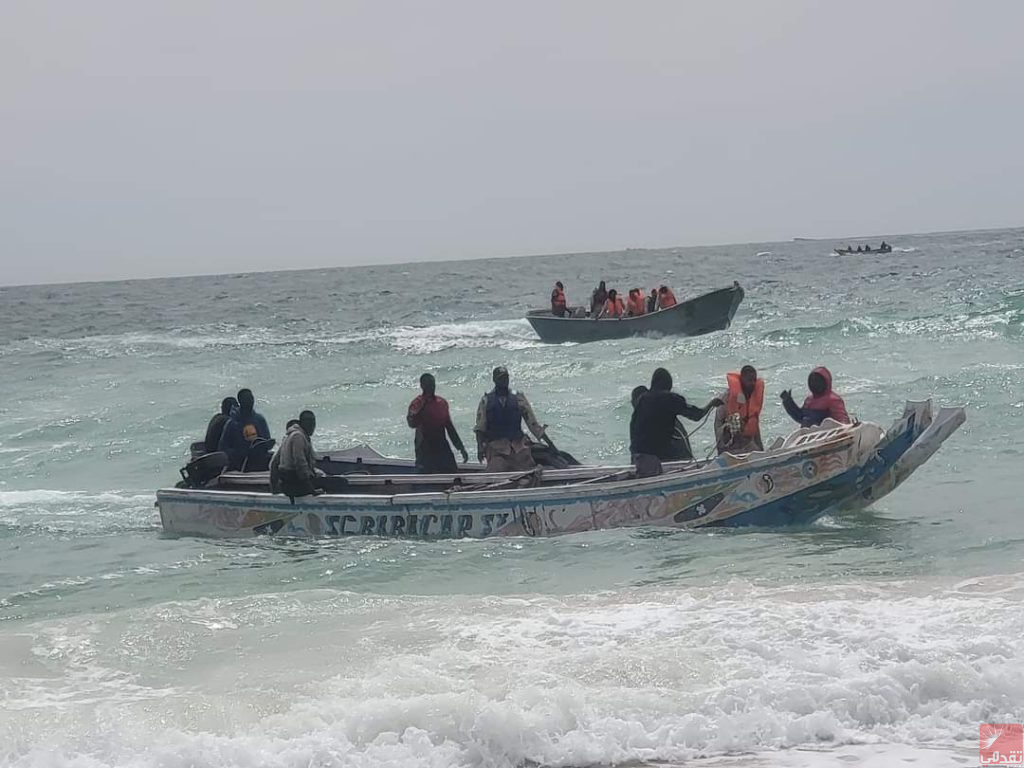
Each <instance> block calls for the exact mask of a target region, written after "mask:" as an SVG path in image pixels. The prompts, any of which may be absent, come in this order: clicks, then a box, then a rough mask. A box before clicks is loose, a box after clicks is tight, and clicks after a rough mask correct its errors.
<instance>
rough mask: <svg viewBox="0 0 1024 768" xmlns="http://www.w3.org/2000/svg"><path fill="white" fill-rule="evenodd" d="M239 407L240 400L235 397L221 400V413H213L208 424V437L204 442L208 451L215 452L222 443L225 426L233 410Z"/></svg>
mask: <svg viewBox="0 0 1024 768" xmlns="http://www.w3.org/2000/svg"><path fill="white" fill-rule="evenodd" d="M236 408H238V401H237V400H236V399H235V398H233V397H225V398H224V399H223V400H221V401H220V413H215V414H213V418H211V419H210V423H209V424H207V425H206V439H205V440H203V444H204V445H205V446H206V452H207V453H213V452H214V451H216V450H217V446H219V445H220V437H221V435H223V434H224V427H225V426H227V423H228V422H229V421H230V420H231V411H233V410H235V409H236Z"/></svg>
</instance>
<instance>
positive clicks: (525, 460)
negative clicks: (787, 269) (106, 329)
mask: <svg viewBox="0 0 1024 768" xmlns="http://www.w3.org/2000/svg"><path fill="white" fill-rule="evenodd" d="M491 380H492V383H493V385H494V386H493V388H492V389H491V390H490V391H488V392H487V393H485V394H484V396H483V397H482V398H481V399H480V402H479V404H478V406H477V411H476V422H475V424H474V427H473V432H474V434H475V435H476V447H477V450H476V455H477V459H478V460H479V461H480V462H481V464H483V465H485V466H486V470H487V471H488V472H526V473H528V472H530V471H532V470H534V469H536V468H537V467H538V466H549V467H557V468H563V467H567V466H574V465H579V462H578V461H576V459H575V458H573V457H572V456H571V455H570V454H568V453H565V452H564V451H560V450H559V449H558V448H557V447H556V446H555V444H554V442H552V440H551V438H550V436H549V435H548V425H547V424H542V423H541V422H540V420H539V419H538V418H537V416H536V414H535V413H534V410H533V407H532V406H531V405H530V401H529V400H527V398H526V395H525V394H523V393H522V392H517V391H515V390H513V389H512V388H511V387H510V376H509V372H508V369H507V368H506V367H505V366H498V367H497V368H495V369H494V370H493V371H492V372H491ZM725 380H726V387H725V390H724V391H723V392H721V393H720V394H719V395H718V396H716V397H713V398H712V399H711V400H709V401H708V402H707V403H706V404H705V405H704V406H703V407H701V406H697V405H693V404H691V403H690V402H689V401H688V400H687V399H686V398H685V397H684V396H683V395H681V394H679V393H678V392H675V391H673V381H672V375H671V374H670V373H669V372H668V371H667V370H666V369H664V368H658V369H656V370H655V371H654V373H653V375H652V376H651V380H650V384H649V385H641V386H638V387H636V388H634V389H633V391H632V393H631V396H630V399H631V403H632V408H633V410H632V416H631V417H630V422H629V451H630V459H631V462H632V464H633V465H634V467H635V471H636V476H637V477H652V476H655V475H659V474H661V473H662V471H663V467H662V465H663V463H664V462H688V461H693V460H694V453H693V448H692V446H691V444H690V435H689V433H688V432H687V430H686V427H685V426H684V425H683V422H682V418H685V419H688V420H690V421H695V422H701V424H702V425H703V423H704V422H705V421H706V420H707V419H708V418H709V417H710V414H711V412H712V411H714V413H715V418H714V429H715V447H714V449H712V450H713V451H717V452H718V453H719V454H723V453H730V454H733V455H744V454H748V453H752V452H755V451H763V450H764V443H763V440H762V438H761V426H760V418H761V414H762V412H763V409H764V398H765V382H764V379H763V378H761V377H760V376H759V375H758V373H757V370H756V369H755V368H754V367H753V366H751V365H744V366H743V367H742V368H740V370H739V371H738V372H730V373H727V374H726V376H725ZM419 384H420V394H419V395H417V396H416V397H414V398H413V400H412V402H410V403H409V407H408V409H407V411H406V423H407V424H408V426H409V427H410V428H412V429H413V430H415V436H414V439H413V449H414V452H415V456H416V471H417V472H418V473H420V474H426V475H433V474H440V475H446V474H452V475H454V474H455V473H457V472H459V471H460V465H459V464H458V463H457V462H456V460H455V455H454V453H453V451H452V448H453V447H454V449H455V450H456V451H458V453H459V455H460V457H461V459H462V465H463V468H465V465H466V464H467V463H468V461H469V453H468V451H467V449H466V446H465V444H464V443H463V441H462V438H461V437H460V436H459V433H458V430H457V429H456V428H455V425H454V423H453V421H452V417H451V411H450V408H449V406H448V401H447V400H445V399H444V398H443V397H441V396H440V395H438V394H437V381H436V379H435V378H434V376H433V374H430V373H424V374H423V375H422V376H421V377H420V380H419ZM807 388H808V390H809V393H808V395H807V396H806V397H805V398H804V401H803V404H802V405H797V403H796V401H795V400H794V399H793V394H792V391H791V390H785V391H783V392H782V393H781V394H780V395H779V398H780V400H781V403H782V406H783V408H784V409H785V411H786V413H787V414H788V415H789V416H790V418H791V419H792V420H793V421H795V422H797V423H798V424H799V425H800V426H801V427H811V426H819V425H821V424H822V423H823V422H824V421H825V420H826V419H831V420H832V421H833V422H836V423H839V424H849V423H851V419H850V416H849V414H848V413H847V411H846V404H845V403H844V401H843V398H842V397H840V396H839V395H838V394H837V393H836V392H835V391H834V390H833V388H832V374H831V372H830V371H829V370H828V368H825V367H823V366H822V367H818V368H815V369H814V370H812V371H811V373H810V375H809V376H808V377H807ZM255 402H256V401H255V397H254V396H253V394H252V391H251V390H249V389H242V390H240V391H239V392H238V396H237V399H236V398H230V397H229V398H225V399H224V400H223V401H222V403H221V409H220V412H219V413H216V414H214V416H213V417H212V418H211V419H210V423H209V426H208V428H207V432H206V439H205V440H204V441H203V442H202V443H200V444H198V445H200V446H201V447H202V448H203V449H205V453H203V454H202V455H200V456H198V457H197V458H195V459H194V460H193V461H192V462H190V464H189V465H188V466H187V467H186V468H185V469H183V470H182V477H183V480H184V484H185V485H186V486H188V487H199V486H202V485H203V484H205V483H206V482H208V481H210V480H212V479H214V478H216V477H217V476H218V475H219V474H220V473H221V472H223V471H225V470H232V471H239V472H265V471H268V470H269V472H270V485H271V490H272V491H273V492H274V493H282V494H284V495H286V496H288V497H289V498H291V499H292V501H293V502H294V500H295V499H297V498H301V497H304V496H311V495H317V494H319V493H321V492H322V490H321V483H320V482H319V479H320V478H322V477H324V472H323V471H322V470H321V469H319V468H318V467H317V463H316V462H317V454H316V452H315V451H314V450H313V444H312V437H313V434H314V432H315V431H316V415H315V414H314V413H313V411H311V410H304V411H302V412H301V413H300V414H299V417H298V418H297V419H292V420H290V421H289V422H288V423H287V425H286V426H285V435H284V438H283V439H282V441H281V447H280V448H279V449H278V451H277V452H276V453H274V454H271V449H272V448H273V446H274V444H275V441H274V440H272V439H270V437H269V434H270V431H269V428H268V427H267V422H266V419H264V418H263V416H262V415H260V414H259V413H257V412H256V410H255ZM524 425H525V427H526V430H528V431H529V432H530V434H532V435H533V437H534V438H535V439H536V440H537V441H539V442H536V443H535V442H533V441H531V440H529V439H528V438H527V436H526V432H524V430H523V427H524ZM698 428H699V427H698ZM211 449H212V450H211Z"/></svg>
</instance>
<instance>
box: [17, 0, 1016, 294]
mask: <svg viewBox="0 0 1024 768" xmlns="http://www.w3.org/2000/svg"><path fill="white" fill-rule="evenodd" d="M1022 30H1024V2H1021V1H1020V0H1005V1H996V0H986V1H985V2H960V1H958V2H945V1H943V0H921V1H912V0H901V1H900V2H892V1H890V0H886V1H885V2H856V3H838V2H828V1H827V0H820V1H815V2H811V1H806V2H805V1H800V0H787V1H786V2H767V1H765V0H758V1H757V2H749V3H741V2H735V3H733V2H719V0H708V2H685V0H671V1H668V2H653V1H649V0H645V1H644V2H616V3H610V2H595V0H586V1H584V2H557V0H546V1H543V2H523V1H522V0H517V2H504V3H497V2H489V1H487V0H469V1H467V2H462V1H461V0H460V1H458V2H440V1H438V2H392V1H391V0H367V1H366V2H362V1H360V2H346V1H345V0H333V1H332V0H323V1H322V2H303V1H301V0H300V1H296V0H290V1H289V2H279V1H277V0H275V2H267V1H266V0H246V2H210V1H208V0H203V1H202V2H192V1H190V0H173V1H172V0H167V1H166V2H159V1H154V2H139V1H138V0H124V1H120V0H112V1H109V2H106V1H104V0H89V2H63V1H62V2H51V0H7V1H6V2H3V3H0V266H2V269H0V283H6V284H11V283H25V282H63V281H70V280H79V279H105V278H116V277H141V276H155V275H169V274H195V273H203V272H232V271H243V270H245V271H248V270H265V269H280V268H300V267H315V266H334V265H348V264H365V263H374V262H398V261H412V260H424V259H449V258H465V257H485V256H501V255H520V254H528V253H556V252H563V251H587V250H611V249H617V248H625V247H655V246H671V245H687V244H689V245H695V244H703V243H722V242H747V241H753V240H772V239H789V238H791V237H815V236H836V237H844V236H848V235H856V234H860V233H863V234H872V233H892V232H897V233H898V232H914V231H933V230H948V229H967V228H975V227H978V228H981V227H996V226H1014V225H1022V224H1024V45H1022V41H1021V34H1022Z"/></svg>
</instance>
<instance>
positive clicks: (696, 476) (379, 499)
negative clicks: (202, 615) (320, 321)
mask: <svg viewBox="0 0 1024 768" xmlns="http://www.w3.org/2000/svg"><path fill="white" fill-rule="evenodd" d="M883 434H884V433H883ZM854 438H855V432H854V430H853V429H852V428H851V429H846V430H843V432H842V433H841V434H839V435H837V437H836V438H834V439H832V440H829V441H826V442H823V443H818V444H816V445H814V446H810V447H806V446H797V447H794V448H791V449H788V450H787V451H786V452H785V453H781V454H780V453H772V452H768V451H765V452H763V453H764V455H763V456H759V457H758V458H757V459H754V460H753V461H747V460H744V461H741V462H740V463H738V464H736V465H734V466H731V467H725V468H723V467H718V466H717V465H715V464H714V462H709V463H708V464H707V465H705V466H704V467H701V468H699V469H696V470H694V471H692V472H691V471H686V470H676V471H674V472H671V473H665V474H661V475H655V476H653V477H646V478H633V479H629V480H620V481H610V482H609V483H608V484H606V485H601V484H597V483H595V484H592V485H571V484H570V485H555V486H547V487H538V488H505V489H491V490H478V491H458V490H455V491H451V490H449V491H426V492H419V493H398V494H379V493H378V494H370V493H367V494H353V493H345V494H327V493H325V494H321V495H318V496H315V497H312V499H310V500H305V499H304V500H303V501H301V502H299V501H297V502H295V503H292V502H291V500H290V499H289V498H288V497H287V496H281V495H279V494H272V493H269V492H266V491H259V492H255V491H236V490H219V489H215V488H213V489H193V488H163V489H160V490H158V491H157V504H158V505H159V503H160V498H161V496H162V497H163V498H165V499H167V500H168V501H172V502H177V503H185V502H186V500H187V499H189V498H193V499H195V498H198V497H202V496H203V495H207V494H209V495H210V496H211V497H213V498H210V499H209V501H210V502H211V503H217V504H220V505H224V506H252V505H253V504H252V502H254V501H255V502H259V503H260V504H261V505H263V506H267V507H275V508H276V507H283V508H284V509H286V510H297V509H301V508H308V509H322V508H323V507H325V506H329V503H330V502H334V501H336V500H337V501H346V502H359V503H364V504H369V505H372V506H377V505H386V506H396V505H397V506H401V505H411V504H415V505H424V504H432V503H433V502H436V501H443V502H446V503H448V504H449V505H458V504H459V503H460V502H472V503H474V504H477V505H478V506H479V505H486V506H495V505H497V506H504V507H507V506H508V505H509V504H514V503H524V504H528V503H536V500H537V497H540V498H542V499H543V500H544V501H545V502H546V503H550V504H558V503H564V502H570V501H572V502H575V501H579V500H582V499H592V498H594V497H599V498H606V499H617V498H622V497H629V496H635V495H650V494H653V493H669V492H674V491H677V490H679V489H680V488H682V487H687V486H694V485H700V484H701V483H702V482H708V481H711V482H727V481H729V480H732V479H734V478H735V477H739V476H744V475H748V474H750V473H751V472H756V471H758V470H760V469H762V468H763V467H766V466H772V467H784V466H789V465H791V464H793V463H796V462H798V461H804V460H806V459H808V458H810V457H812V456H818V455H827V454H831V453H837V452H839V451H842V450H845V449H846V448H848V447H849V445H850V444H851V443H852V442H853V441H854ZM519 474H520V475H521V474H522V473H519ZM377 477H382V476H380V475H378V476H377ZM566 491H574V492H573V493H572V494H571V496H566V495H565V492H566ZM558 492H561V493H559V495H557V496H556V495H555V493H558ZM216 497H222V498H216ZM499 497H500V498H499Z"/></svg>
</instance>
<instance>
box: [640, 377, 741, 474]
mask: <svg viewBox="0 0 1024 768" xmlns="http://www.w3.org/2000/svg"><path fill="white" fill-rule="evenodd" d="M634 391H635V390H634ZM720 405H722V401H721V400H719V399H718V398H715V399H714V400H712V401H711V402H709V403H708V404H707V405H705V406H704V407H703V408H698V407H697V406H695V405H690V404H689V403H687V402H686V398H685V397H683V396H682V395H680V394H677V393H675V392H673V391H672V374H670V373H669V372H668V371H666V370H665V369H664V368H658V369H656V370H655V371H654V375H653V376H651V388H650V390H649V391H648V392H646V393H644V394H641V396H640V398H639V401H638V402H637V405H636V409H635V410H634V411H633V416H632V418H631V419H630V422H629V451H630V453H631V454H632V456H633V462H634V464H635V465H636V472H637V477H652V476H654V475H660V474H661V463H662V462H663V461H685V460H689V459H692V458H693V451H692V450H691V448H690V445H689V436H688V435H686V434H685V430H684V431H683V438H684V442H682V445H680V441H679V440H675V441H674V440H673V436H674V433H675V432H676V421H677V419H676V417H677V416H685V417H686V418H688V419H690V420H691V421H700V420H701V419H703V418H704V417H705V416H707V414H708V412H709V411H710V410H711V409H712V408H717V407H718V406H720Z"/></svg>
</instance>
